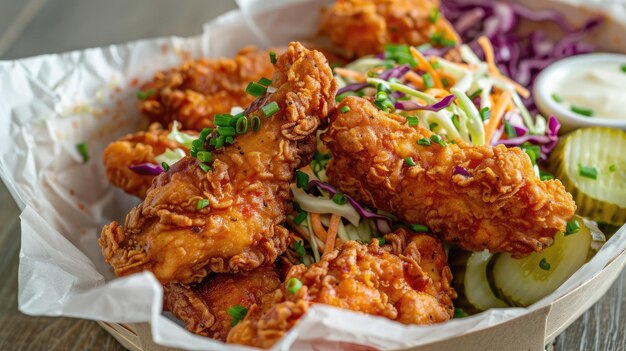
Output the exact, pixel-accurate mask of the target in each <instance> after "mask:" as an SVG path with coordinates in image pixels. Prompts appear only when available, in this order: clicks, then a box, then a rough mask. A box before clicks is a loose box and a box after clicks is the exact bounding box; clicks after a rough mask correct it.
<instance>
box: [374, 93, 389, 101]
mask: <svg viewBox="0 0 626 351" xmlns="http://www.w3.org/2000/svg"><path fill="white" fill-rule="evenodd" d="M388 98H389V95H387V93H386V92H384V91H379V92H378V93H376V101H385V100H387V99H388Z"/></svg>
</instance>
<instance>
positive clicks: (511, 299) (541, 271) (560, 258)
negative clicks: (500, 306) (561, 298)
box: [492, 216, 604, 306]
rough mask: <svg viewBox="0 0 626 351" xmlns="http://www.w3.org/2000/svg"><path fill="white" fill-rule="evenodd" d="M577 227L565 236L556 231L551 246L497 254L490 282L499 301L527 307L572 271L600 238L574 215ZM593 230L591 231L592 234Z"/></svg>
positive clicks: (597, 233) (561, 281) (551, 290)
mask: <svg viewBox="0 0 626 351" xmlns="http://www.w3.org/2000/svg"><path fill="white" fill-rule="evenodd" d="M575 221H576V223H578V226H579V227H580V228H579V229H578V230H577V231H575V232H573V233H571V234H567V235H565V234H564V233H563V232H559V233H557V234H556V235H555V237H554V243H553V244H552V246H550V247H548V248H546V249H544V250H543V251H542V252H537V253H533V254H530V255H529V256H527V257H525V258H523V259H514V258H511V256H510V255H509V254H498V255H497V256H496V257H495V258H494V260H495V263H494V265H493V271H492V275H493V284H494V287H495V289H496V291H497V293H498V295H499V297H501V298H502V299H503V300H505V301H506V302H508V303H509V304H511V305H514V306H528V305H530V304H533V303H535V302H537V301H539V300H540V299H542V298H543V297H545V296H547V295H549V294H550V293H552V292H553V291H554V290H556V289H557V288H558V287H559V286H561V284H563V283H564V282H565V281H566V280H567V279H568V278H569V277H570V276H571V275H572V274H574V272H576V271H577V270H578V269H579V268H580V267H581V266H582V265H583V264H584V263H585V262H586V261H587V259H588V257H589V253H590V252H592V251H594V250H597V247H595V245H592V243H598V242H599V241H602V240H603V239H604V235H603V234H602V233H601V232H596V231H597V227H595V225H593V226H592V225H590V223H587V222H585V221H584V220H583V219H582V218H581V217H579V216H576V218H575ZM592 231H594V233H592Z"/></svg>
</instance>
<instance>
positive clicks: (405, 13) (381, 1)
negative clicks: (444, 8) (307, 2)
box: [320, 0, 460, 57]
mask: <svg viewBox="0 0 626 351" xmlns="http://www.w3.org/2000/svg"><path fill="white" fill-rule="evenodd" d="M438 6H439V1H438V0H337V1H336V2H335V3H334V4H332V5H331V6H329V7H327V8H325V9H323V11H322V17H321V20H320V30H321V32H322V34H324V35H326V36H327V37H328V38H329V39H330V41H331V42H332V43H333V44H335V45H336V46H337V47H340V48H342V49H343V50H344V51H345V54H346V56H348V57H360V56H364V55H373V54H377V53H382V52H384V49H385V44H392V43H393V44H408V45H414V46H417V45H421V44H425V43H432V39H431V38H432V36H433V34H434V35H435V36H438V35H439V36H441V39H440V40H451V41H453V42H455V43H456V44H459V43H460V39H459V37H458V35H457V34H456V32H454V29H452V26H451V25H450V23H449V22H448V21H447V20H446V19H445V18H443V16H441V15H437V17H436V18H435V17H434V16H433V13H438V12H433V11H437V8H438ZM433 19H434V20H435V21H434V23H433ZM440 33H441V34H440ZM432 44H436V43H432Z"/></svg>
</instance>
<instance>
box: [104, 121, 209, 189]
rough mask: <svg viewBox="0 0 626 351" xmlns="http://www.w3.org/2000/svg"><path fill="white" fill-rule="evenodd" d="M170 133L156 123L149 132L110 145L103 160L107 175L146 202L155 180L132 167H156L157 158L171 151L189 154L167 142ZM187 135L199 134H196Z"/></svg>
mask: <svg viewBox="0 0 626 351" xmlns="http://www.w3.org/2000/svg"><path fill="white" fill-rule="evenodd" d="M169 133H170V131H169V130H166V129H163V127H162V126H161V125H160V124H159V123H152V124H151V125H150V127H149V128H148V130H147V131H145V132H137V133H135V134H128V135H126V136H123V137H121V138H119V139H118V140H116V141H114V142H112V143H110V144H109V145H108V146H107V147H106V149H104V154H103V155H102V159H103V161H104V171H105V173H106V176H107V178H108V179H109V181H110V182H111V184H113V185H115V186H116V187H118V188H121V189H122V190H124V191H125V192H127V193H129V194H132V195H135V196H137V197H139V198H141V199H143V198H145V197H146V191H147V190H148V188H150V186H151V185H152V181H153V180H154V177H155V176H154V175H149V174H139V173H137V172H135V171H132V170H131V169H129V168H128V167H129V166H132V165H138V164H141V163H154V164H156V163H157V162H156V160H155V159H154V158H155V157H156V156H158V155H160V154H162V153H164V152H165V150H167V149H170V150H174V149H176V148H179V149H182V150H184V151H185V153H187V154H189V150H188V149H187V148H186V147H184V146H183V145H181V144H180V143H178V142H176V141H175V140H170V139H168V138H167V135H168V134H169ZM184 133H186V134H189V135H196V134H197V133H196V132H194V131H184Z"/></svg>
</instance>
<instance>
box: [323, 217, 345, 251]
mask: <svg viewBox="0 0 626 351" xmlns="http://www.w3.org/2000/svg"><path fill="white" fill-rule="evenodd" d="M340 220H341V217H340V216H338V215H336V214H333V215H332V216H331V217H330V224H329V225H328V236H327V237H326V244H325V246H324V253H323V254H322V256H324V255H327V254H329V253H330V252H332V251H333V249H334V248H335V240H336V239H337V231H338V230H339V221H340Z"/></svg>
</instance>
